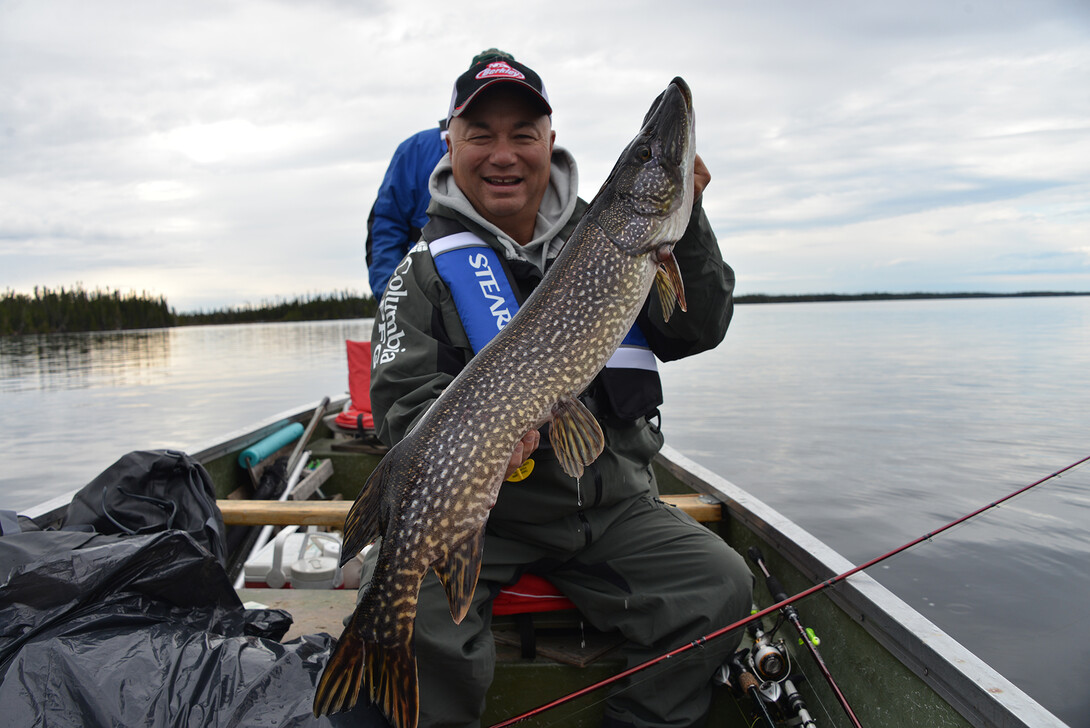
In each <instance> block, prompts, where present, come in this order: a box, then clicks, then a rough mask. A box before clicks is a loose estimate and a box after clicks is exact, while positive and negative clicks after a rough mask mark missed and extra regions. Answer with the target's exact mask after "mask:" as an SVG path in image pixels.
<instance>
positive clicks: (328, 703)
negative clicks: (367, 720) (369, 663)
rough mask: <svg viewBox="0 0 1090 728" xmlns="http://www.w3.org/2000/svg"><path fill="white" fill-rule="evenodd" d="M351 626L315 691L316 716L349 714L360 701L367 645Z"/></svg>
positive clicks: (339, 642)
mask: <svg viewBox="0 0 1090 728" xmlns="http://www.w3.org/2000/svg"><path fill="white" fill-rule="evenodd" d="M351 629H352V628H351V625H349V627H347V628H346V629H345V630H344V633H343V634H342V635H341V638H340V639H339V640H337V646H336V648H334V650H333V654H332V655H331V656H330V658H329V662H327V663H326V666H325V669H324V670H322V677H321V679H320V680H318V687H317V688H316V689H315V691H314V716H315V717H318V716H322V715H329V714H330V713H339V712H341V711H342V710H348V709H349V708H351V707H352V706H353V705H355V704H356V701H357V700H358V699H359V695H360V688H361V686H362V685H363V673H364V671H363V661H364V645H363V640H361V639H360V638H359V637H358V636H357V635H356V634H355V633H354V632H353V631H351Z"/></svg>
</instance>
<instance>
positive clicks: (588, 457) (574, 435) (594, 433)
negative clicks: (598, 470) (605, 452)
mask: <svg viewBox="0 0 1090 728" xmlns="http://www.w3.org/2000/svg"><path fill="white" fill-rule="evenodd" d="M549 439H550V440H551V441H552V444H553V451H554V452H555V453H556V458H557V460H559V461H560V467H561V468H562V469H563V470H564V472H565V473H567V474H568V475H570V476H571V477H573V478H578V477H579V476H581V475H582V474H583V468H584V467H585V466H587V465H590V464H591V463H593V462H594V461H595V460H596V459H597V458H598V456H599V455H601V454H602V449H603V448H604V447H605V444H606V440H605V436H604V435H603V434H602V426H601V425H599V424H598V420H596V419H594V415H592V414H591V413H590V410H588V409H587V408H586V405H584V404H583V403H582V402H580V401H579V400H577V399H576V398H575V397H567V398H565V399H562V400H560V401H559V402H557V403H556V406H555V407H553V421H552V424H551V425H550V426H549Z"/></svg>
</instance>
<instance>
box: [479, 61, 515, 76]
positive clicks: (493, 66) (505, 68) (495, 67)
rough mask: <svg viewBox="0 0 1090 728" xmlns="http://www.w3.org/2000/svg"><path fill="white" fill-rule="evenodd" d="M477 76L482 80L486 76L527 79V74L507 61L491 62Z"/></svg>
mask: <svg viewBox="0 0 1090 728" xmlns="http://www.w3.org/2000/svg"><path fill="white" fill-rule="evenodd" d="M475 78H476V79H477V80H478V81H480V80H482V79H485V78H514V79H517V80H519V81H525V80H526V76H524V75H523V74H522V72H521V71H517V70H515V69H514V68H511V67H510V66H509V65H507V61H494V62H492V63H489V64H488V65H487V66H486V67H485V68H484V70H482V71H481V72H480V73H478V74H477V75H476V76H475Z"/></svg>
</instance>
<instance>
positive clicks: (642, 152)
mask: <svg viewBox="0 0 1090 728" xmlns="http://www.w3.org/2000/svg"><path fill="white" fill-rule="evenodd" d="M636 159H638V160H640V161H641V162H646V161H648V160H650V159H651V147H649V146H647V145H646V144H641V145H640V146H638V147H636Z"/></svg>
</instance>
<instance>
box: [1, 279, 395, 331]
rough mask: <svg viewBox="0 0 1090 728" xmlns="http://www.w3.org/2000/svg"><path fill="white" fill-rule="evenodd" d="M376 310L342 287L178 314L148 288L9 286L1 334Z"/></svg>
mask: <svg viewBox="0 0 1090 728" xmlns="http://www.w3.org/2000/svg"><path fill="white" fill-rule="evenodd" d="M376 309H377V304H376V302H375V299H374V298H372V297H371V296H368V295H360V294H356V293H352V292H349V291H342V292H339V293H334V294H329V295H322V294H313V295H308V296H304V297H301V298H295V299H292V300H277V301H272V302H269V301H263V302H262V303H261V305H259V306H252V305H247V306H239V307H233V308H225V309H218V310H214V311H196V312H190V313H177V312H176V311H175V310H174V309H173V308H171V307H170V306H169V305H168V304H167V301H166V298H165V297H163V296H158V297H156V296H152V295H149V294H148V293H125V294H123V293H121V292H120V291H102V290H95V291H87V290H85V289H84V288H83V287H82V286H76V287H74V288H71V289H65V288H63V287H62V288H60V289H58V290H52V289H50V288H45V287H35V288H34V293H33V294H26V293H16V292H15V291H12V290H8V291H5V292H4V294H3V296H2V297H0V336H17V335H20V334H51V333H74V332H78V331H118V330H122V329H155V328H165V327H170V326H192V325H201V324H234V323H269V322H278V321H323V320H330V319H351V318H368V317H370V316H373V315H374V313H375V311H376Z"/></svg>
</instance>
